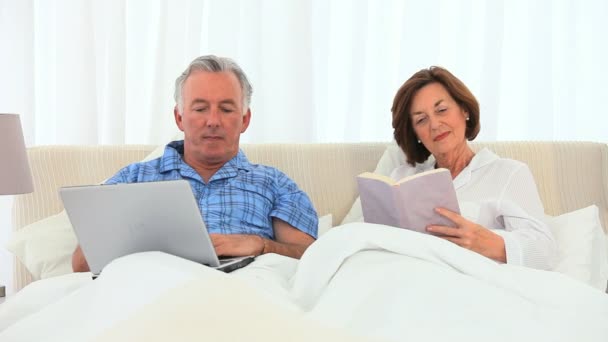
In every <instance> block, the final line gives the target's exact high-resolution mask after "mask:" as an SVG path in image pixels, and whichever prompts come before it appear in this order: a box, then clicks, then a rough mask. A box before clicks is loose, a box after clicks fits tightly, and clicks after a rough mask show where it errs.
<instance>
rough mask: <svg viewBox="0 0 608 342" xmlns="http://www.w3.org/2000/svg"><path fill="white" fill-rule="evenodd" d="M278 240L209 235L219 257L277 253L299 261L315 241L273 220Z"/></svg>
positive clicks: (243, 235)
mask: <svg viewBox="0 0 608 342" xmlns="http://www.w3.org/2000/svg"><path fill="white" fill-rule="evenodd" d="M272 224H273V230H274V236H275V239H276V240H268V239H264V238H262V237H260V236H258V235H247V234H209V236H211V241H212V242H213V246H214V247H215V252H216V253H217V255H218V256H246V255H255V256H258V255H260V254H265V253H277V254H281V255H285V256H288V257H292V258H296V259H299V258H300V257H301V256H302V254H304V251H306V248H308V246H310V244H311V243H313V242H314V241H315V239H314V238H313V237H312V236H310V235H308V234H306V233H304V232H302V231H300V230H299V229H297V228H295V227H293V226H291V225H290V224H289V223H287V222H285V221H283V220H281V219H278V218H276V217H275V218H273V219H272Z"/></svg>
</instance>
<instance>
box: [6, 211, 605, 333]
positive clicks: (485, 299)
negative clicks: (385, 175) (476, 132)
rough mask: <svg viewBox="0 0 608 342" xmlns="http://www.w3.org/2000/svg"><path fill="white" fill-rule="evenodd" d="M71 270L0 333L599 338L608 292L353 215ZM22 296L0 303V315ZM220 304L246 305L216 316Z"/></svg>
mask: <svg viewBox="0 0 608 342" xmlns="http://www.w3.org/2000/svg"><path fill="white" fill-rule="evenodd" d="M64 277H67V276H64ZM71 277H76V276H74V275H71ZM72 280H73V281H71V282H67V283H70V284H71V285H70V286H71V287H70V290H69V291H67V290H66V291H64V295H62V296H61V298H57V299H56V300H53V301H49V303H48V304H47V305H45V306H44V307H43V308H42V309H41V310H38V311H36V312H33V313H31V314H29V315H25V317H24V318H22V319H20V320H18V321H17V322H15V323H13V324H11V325H10V326H9V327H8V328H6V329H5V330H4V331H2V332H0V341H3V342H4V341H41V340H44V341H86V340H120V339H121V338H122V339H123V340H133V339H146V340H149V341H150V340H155V339H156V340H162V339H164V338H163V336H165V337H166V336H170V337H171V339H174V340H190V339H207V340H222V339H224V340H231V339H232V340H272V339H273V338H270V337H271V336H274V338H276V339H277V340H297V339H298V338H299V339H300V340H306V339H319V338H322V337H326V339H328V340H330V339H331V340H339V339H340V338H342V339H343V340H352V339H354V338H355V336H356V337H358V338H372V339H380V340H395V341H404V340H412V341H418V340H420V341H445V340H456V341H460V340H466V341H493V342H494V341H575V340H576V341H603V342H605V341H608V296H607V295H606V294H604V293H602V292H600V291H598V290H596V289H594V288H592V287H589V286H587V285H585V284H582V283H579V282H577V281H575V280H571V279H569V278H567V277H566V276H564V275H561V274H559V273H555V272H546V271H538V270H532V269H527V268H524V267H516V266H510V265H502V264H497V263H495V262H493V261H491V260H489V259H486V258H484V257H481V256H479V255H477V254H475V253H473V252H469V251H467V250H465V249H462V248H460V247H458V246H456V245H453V244H451V243H449V242H446V241H444V240H441V239H438V238H435V237H432V236H428V235H424V234H419V233H415V232H410V231H407V230H402V229H395V228H391V227H385V226H380V225H371V224H365V223H355V224H349V225H345V226H342V227H337V228H333V229H331V230H330V231H329V232H328V233H327V234H325V235H323V237H322V238H320V239H319V240H318V241H317V242H315V243H314V244H313V245H312V246H311V247H310V248H309V249H308V250H307V252H306V253H305V255H304V256H303V258H302V259H301V260H300V261H296V260H294V259H290V258H286V257H282V256H278V255H274V254H271V255H265V256H262V257H259V258H258V259H257V260H256V261H255V262H254V263H252V264H251V265H250V266H248V267H246V268H244V269H241V270H238V271H236V272H233V273H232V274H229V275H226V274H223V273H220V272H217V271H214V270H211V269H209V268H206V267H204V266H201V265H199V264H196V263H192V262H189V261H187V260H183V259H180V258H177V257H173V256H170V255H166V254H162V253H141V254H135V255H131V256H128V257H124V258H121V259H118V260H116V261H115V262H113V263H112V264H110V265H108V266H107V267H106V268H105V269H104V273H103V275H102V276H101V277H99V278H98V279H97V280H95V281H89V280H85V279H84V278H82V277H80V278H78V279H77V280H74V279H72ZM75 283H77V284H78V285H77V286H74V284H75ZM31 286H34V285H30V287H31ZM66 286H67V285H66ZM26 290H27V288H26V289H24V290H23V291H24V294H27V292H26ZM30 292H32V291H30ZM33 295H34V294H32V296H33ZM21 297H22V298H17V296H15V298H13V300H11V301H9V302H8V303H6V304H4V305H2V306H0V319H2V317H4V318H7V317H10V316H11V315H10V312H8V311H9V310H16V309H18V308H19V307H20V306H19V302H20V301H21V302H25V301H26V300H25V299H26V297H27V296H25V295H23V296H21ZM20 299H21V300H20ZM169 312H170V314H167V313H169ZM228 315H230V317H238V316H239V315H245V316H247V317H248V318H247V319H239V320H230V324H229V325H228V327H229V328H226V327H224V326H223V325H225V324H226V323H224V321H223V320H219V318H221V317H223V318H226V316H228ZM188 324H190V325H188ZM189 327H190V328H189ZM259 331H262V332H268V333H267V334H265V335H259V334H260V333H259ZM270 332H272V333H273V334H275V335H273V334H270ZM311 334H312V335H311ZM127 336H128V338H127ZM218 336H219V337H218ZM222 337H224V338H222Z"/></svg>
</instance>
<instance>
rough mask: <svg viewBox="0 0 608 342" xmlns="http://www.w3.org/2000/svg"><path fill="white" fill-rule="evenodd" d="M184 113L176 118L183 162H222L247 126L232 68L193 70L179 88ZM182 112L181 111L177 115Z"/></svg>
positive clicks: (234, 150)
mask: <svg viewBox="0 0 608 342" xmlns="http://www.w3.org/2000/svg"><path fill="white" fill-rule="evenodd" d="M182 99H183V113H179V112H178V109H177V108H176V109H175V122H176V123H177V126H178V127H179V129H180V130H182V131H183V132H184V136H185V138H184V141H185V142H184V157H185V159H186V162H188V161H193V162H195V163H197V164H203V165H208V166H213V165H218V164H219V165H223V164H224V163H226V162H227V161H229V160H230V159H232V158H233V157H234V156H236V154H237V153H238V150H239V138H240V135H241V133H243V132H245V130H246V129H247V127H248V126H249V119H250V118H251V112H250V111H249V109H247V112H246V113H245V115H243V94H242V91H241V86H240V83H239V81H238V78H237V77H236V76H235V75H234V74H233V73H232V72H205V71H194V72H193V73H192V74H190V76H189V77H188V78H187V79H186V81H185V82H184V87H183V89H182ZM180 114H181V115H180Z"/></svg>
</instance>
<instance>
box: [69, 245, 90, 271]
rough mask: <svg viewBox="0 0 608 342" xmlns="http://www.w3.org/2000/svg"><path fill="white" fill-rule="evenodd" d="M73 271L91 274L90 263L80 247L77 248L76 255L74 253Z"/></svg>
mask: <svg viewBox="0 0 608 342" xmlns="http://www.w3.org/2000/svg"><path fill="white" fill-rule="evenodd" d="M72 270H73V271H74V272H89V271H90V269H89V263H87V259H86V258H85V257H84V254H83V253H82V249H80V245H78V246H76V249H75V250H74V253H72Z"/></svg>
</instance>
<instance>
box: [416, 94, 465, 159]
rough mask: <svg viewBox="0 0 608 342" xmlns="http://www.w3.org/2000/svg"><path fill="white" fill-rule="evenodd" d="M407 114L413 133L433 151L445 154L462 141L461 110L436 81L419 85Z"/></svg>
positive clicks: (437, 153) (462, 117)
mask: <svg viewBox="0 0 608 342" xmlns="http://www.w3.org/2000/svg"><path fill="white" fill-rule="evenodd" d="M410 115H411V120H412V125H413V127H414V132H415V133H416V136H418V139H419V140H420V141H421V142H422V144H424V146H425V147H426V148H427V149H428V150H429V151H430V152H431V154H433V155H434V156H435V157H437V155H442V154H449V153H452V152H453V151H455V150H456V148H457V147H459V146H460V145H461V144H464V143H465V141H466V138H465V131H466V118H467V116H468V115H469V114H468V113H467V112H465V111H464V109H462V108H461V107H460V106H459V105H458V104H457V103H456V101H454V99H453V98H452V97H451V96H450V94H449V93H448V91H447V90H446V89H445V87H444V86H443V85H441V84H440V83H430V84H427V85H426V86H424V87H422V88H420V90H418V92H417V93H416V94H415V95H414V98H413V99H412V106H411V108H410Z"/></svg>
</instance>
